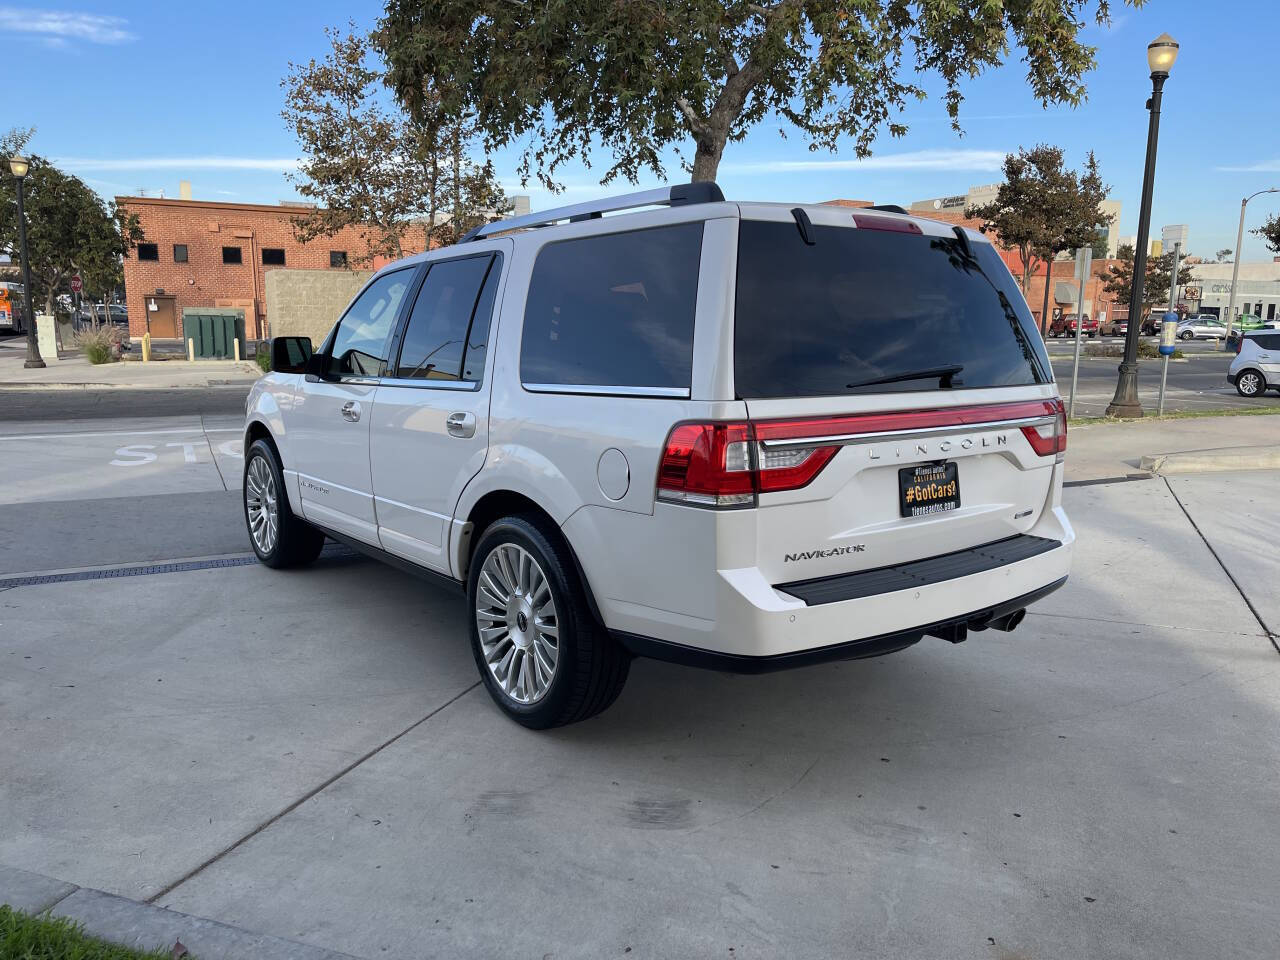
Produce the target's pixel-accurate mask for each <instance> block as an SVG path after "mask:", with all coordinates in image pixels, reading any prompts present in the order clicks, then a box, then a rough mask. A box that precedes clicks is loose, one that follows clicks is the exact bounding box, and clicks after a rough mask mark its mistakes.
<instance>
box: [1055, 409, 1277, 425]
mask: <svg viewBox="0 0 1280 960" xmlns="http://www.w3.org/2000/svg"><path fill="white" fill-rule="evenodd" d="M1277 415H1280V407H1224V408H1223V409H1221V410H1175V411H1173V412H1172V413H1166V414H1165V415H1164V416H1163V417H1157V416H1156V415H1155V414H1152V415H1151V416H1149V417H1143V418H1142V419H1141V420H1132V419H1130V420H1122V419H1120V418H1119V417H1072V418H1071V419H1070V420H1068V421H1067V423H1068V424H1070V425H1071V426H1073V427H1083V426H1087V425H1088V424H1091V423H1143V422H1144V421H1147V420H1159V421H1161V422H1163V421H1165V420H1200V419H1202V418H1204V417H1274V416H1277Z"/></svg>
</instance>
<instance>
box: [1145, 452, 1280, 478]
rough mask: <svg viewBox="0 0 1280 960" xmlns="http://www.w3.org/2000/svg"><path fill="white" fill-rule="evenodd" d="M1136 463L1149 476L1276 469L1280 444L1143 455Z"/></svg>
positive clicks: (1278, 461) (1279, 465)
mask: <svg viewBox="0 0 1280 960" xmlns="http://www.w3.org/2000/svg"><path fill="white" fill-rule="evenodd" d="M1138 467H1139V469H1141V470H1145V471H1146V472H1147V473H1150V474H1151V475H1152V476H1157V477H1170V476H1176V475H1179V474H1187V473H1224V472H1227V471H1232V470H1280V446H1275V447H1225V448H1223V449H1220V450H1191V451H1188V452H1186V453H1161V454H1154V455H1148V456H1144V457H1143V458H1142V459H1141V460H1139V461H1138Z"/></svg>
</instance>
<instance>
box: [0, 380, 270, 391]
mask: <svg viewBox="0 0 1280 960" xmlns="http://www.w3.org/2000/svg"><path fill="white" fill-rule="evenodd" d="M255 383H257V381H256V380H245V381H242V382H239V383H237V382H236V381H233V380H206V381H204V383H50V382H47V381H39V380H28V381H9V382H7V383H0V390H219V389H228V390H229V389H237V388H241V389H243V388H248V387H252V386H253V385H254V384H255Z"/></svg>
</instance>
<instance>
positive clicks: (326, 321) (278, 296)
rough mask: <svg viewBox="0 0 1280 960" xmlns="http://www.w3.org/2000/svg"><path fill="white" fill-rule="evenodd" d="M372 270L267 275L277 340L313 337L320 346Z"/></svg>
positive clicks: (371, 274)
mask: <svg viewBox="0 0 1280 960" xmlns="http://www.w3.org/2000/svg"><path fill="white" fill-rule="evenodd" d="M372 276H373V271H371V270H287V269H285V270H272V271H271V272H270V273H268V274H267V276H266V286H267V291H266V293H267V298H266V299H267V316H268V317H270V318H271V335H272V336H273V337H310V338H311V342H312V343H313V344H314V345H315V346H317V347H319V346H320V342H321V341H322V340H324V338H325V337H326V336H328V334H329V331H330V330H331V329H333V325H334V324H335V323H337V322H338V317H340V316H341V315H342V311H343V310H345V309H346V308H347V305H348V304H349V303H350V302H351V301H352V300H353V299H354V298H355V295H356V294H357V293H359V292H360V288H361V287H363V286H364V285H365V283H366V282H367V281H368V280H369V278H370V277H372Z"/></svg>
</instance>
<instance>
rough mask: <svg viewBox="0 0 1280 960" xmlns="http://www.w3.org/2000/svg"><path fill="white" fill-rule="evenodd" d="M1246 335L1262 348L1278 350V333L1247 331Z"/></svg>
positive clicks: (1279, 341)
mask: <svg viewBox="0 0 1280 960" xmlns="http://www.w3.org/2000/svg"><path fill="white" fill-rule="evenodd" d="M1246 336H1247V337H1248V338H1249V339H1250V340H1252V341H1254V342H1255V343H1257V345H1258V346H1259V347H1260V348H1261V349H1263V350H1280V333H1249V334H1246Z"/></svg>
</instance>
